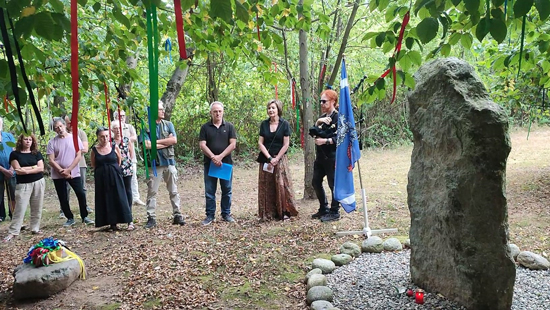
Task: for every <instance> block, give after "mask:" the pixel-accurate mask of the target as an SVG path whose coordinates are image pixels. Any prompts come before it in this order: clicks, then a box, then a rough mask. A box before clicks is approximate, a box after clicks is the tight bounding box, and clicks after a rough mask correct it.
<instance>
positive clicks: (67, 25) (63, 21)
mask: <svg viewBox="0 0 550 310" xmlns="http://www.w3.org/2000/svg"><path fill="white" fill-rule="evenodd" d="M52 19H53V20H54V21H55V23H56V24H58V25H60V26H61V27H62V28H63V30H65V31H66V32H71V21H70V20H69V19H68V18H67V16H65V14H61V13H52Z"/></svg>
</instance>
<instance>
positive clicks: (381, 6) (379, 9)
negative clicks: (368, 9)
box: [378, 0, 390, 12]
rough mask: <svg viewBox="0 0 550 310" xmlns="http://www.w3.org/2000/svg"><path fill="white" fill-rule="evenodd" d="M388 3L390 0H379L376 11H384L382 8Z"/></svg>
mask: <svg viewBox="0 0 550 310" xmlns="http://www.w3.org/2000/svg"><path fill="white" fill-rule="evenodd" d="M389 4H390V0H380V2H379V3H378V11H380V12H382V11H384V9H386V8H387V7H388V5H389Z"/></svg>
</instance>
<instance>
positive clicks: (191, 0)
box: [181, 0, 195, 11]
mask: <svg viewBox="0 0 550 310" xmlns="http://www.w3.org/2000/svg"><path fill="white" fill-rule="evenodd" d="M193 5H195V0H181V10H182V11H187V10H189V9H190V8H191V7H192V6H193Z"/></svg>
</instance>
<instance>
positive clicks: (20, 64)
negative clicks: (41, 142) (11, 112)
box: [8, 13, 46, 136]
mask: <svg viewBox="0 0 550 310" xmlns="http://www.w3.org/2000/svg"><path fill="white" fill-rule="evenodd" d="M8 20H9V22H10V27H11V31H12V34H13V44H14V46H15V51H16V52H17V58H18V60H19V68H20V69H21V75H22V77H23V81H24V82H25V86H26V87H27V92H28V93H29V98H30V100H31V105H32V109H33V111H34V114H36V118H37V121H38V127H39V128H40V135H42V136H43V135H45V134H46V131H45V130H44V123H43V122H42V116H41V115H40V111H39V110H38V106H37V105H36V100H35V98H34V92H33V91H32V87H31V83H30V82H29V78H28V77H27V72H26V71H25V64H24V62H23V56H22V55H21V49H20V48H19V41H18V40H17V37H16V36H15V27H14V26H13V21H12V19H11V18H10V17H9V13H8Z"/></svg>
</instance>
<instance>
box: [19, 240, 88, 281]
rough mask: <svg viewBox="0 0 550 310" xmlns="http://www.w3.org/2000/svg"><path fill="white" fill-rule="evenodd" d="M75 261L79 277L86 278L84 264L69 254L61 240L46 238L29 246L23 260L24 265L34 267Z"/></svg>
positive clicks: (73, 254)
mask: <svg viewBox="0 0 550 310" xmlns="http://www.w3.org/2000/svg"><path fill="white" fill-rule="evenodd" d="M71 259H76V260H77V261H78V263H79V264H80V271H81V272H80V277H81V278H82V279H85V278H86V269H85V267H84V262H83V261H82V259H81V258H80V257H78V255H76V254H75V253H73V252H71V251H70V250H69V249H68V248H67V246H66V245H65V242H63V240H58V239H54V238H53V237H48V238H44V239H42V240H40V242H38V243H37V244H35V245H33V246H31V248H30V249H29V252H28V253H27V257H25V258H24V259H23V262H24V263H25V264H31V265H33V266H35V267H40V266H48V265H51V264H54V263H60V262H65V261H68V260H71Z"/></svg>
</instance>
